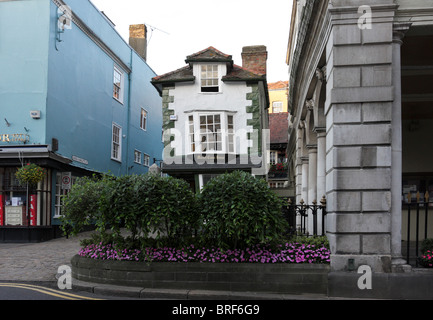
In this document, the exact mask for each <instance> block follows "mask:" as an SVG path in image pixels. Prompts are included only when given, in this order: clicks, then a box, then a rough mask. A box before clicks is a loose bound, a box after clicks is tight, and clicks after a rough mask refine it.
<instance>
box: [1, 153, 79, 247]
mask: <svg viewBox="0 0 433 320" xmlns="http://www.w3.org/2000/svg"><path fill="white" fill-rule="evenodd" d="M30 163H31V164H36V165H38V166H39V167H40V168H42V169H43V171H44V175H43V178H42V179H41V180H40V181H38V182H37V183H35V184H31V183H23V182H22V181H20V180H19V179H18V177H17V172H18V170H19V169H20V168H23V167H25V166H26V165H28V164H30ZM77 170H78V171H79V169H76V168H74V167H72V166H70V165H69V163H68V161H67V160H65V159H63V158H60V157H58V156H57V155H55V154H54V153H52V152H50V151H49V150H48V147H47V146H45V147H44V146H38V147H34V146H33V147H20V148H10V147H1V148H0V242H41V241H47V240H51V239H54V238H57V237H60V236H62V232H61V229H60V224H61V221H60V217H61V200H62V197H63V196H64V195H66V194H67V192H68V190H69V189H70V187H71V185H72V182H73V181H74V180H75V177H76V176H78V175H80V176H81V175H83V174H84V172H78V171H77Z"/></svg>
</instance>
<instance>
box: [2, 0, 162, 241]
mask: <svg viewBox="0 0 433 320" xmlns="http://www.w3.org/2000/svg"><path fill="white" fill-rule="evenodd" d="M132 29H133V31H134V34H132V35H131V39H130V43H131V45H130V44H128V43H127V42H125V41H124V40H123V38H122V37H121V36H120V35H119V34H118V33H117V32H116V30H115V28H114V25H113V23H112V22H111V21H110V20H109V19H108V18H107V17H106V16H105V15H104V14H103V13H101V12H100V11H99V10H98V9H97V8H96V7H95V6H94V5H93V4H92V3H91V2H90V1H89V0H65V1H63V0H30V1H1V2H0V70H1V76H0V241H7V240H11V239H12V240H23V238H25V239H26V240H40V239H41V238H47V237H48V238H49V237H52V236H53V235H55V234H56V232H55V230H56V226H58V225H59V219H58V218H59V216H60V215H61V206H60V201H61V197H62V195H64V194H65V193H66V192H67V190H68V188H69V186H70V184H69V183H67V182H68V179H71V181H72V182H73V181H74V179H75V178H76V177H79V176H83V175H91V174H93V173H95V172H96V173H108V172H110V173H112V174H114V175H119V176H120V175H125V174H143V173H146V172H147V171H148V169H149V166H151V165H152V164H153V163H154V159H161V156H162V149H163V143H162V137H161V134H162V132H161V127H162V112H161V97H160V96H159V95H158V93H157V92H155V90H154V88H153V86H152V84H151V82H150V81H151V79H152V78H153V77H155V76H156V74H155V73H154V72H153V70H152V69H151V68H150V67H149V65H148V64H147V62H146V61H145V56H146V27H145V26H144V25H138V26H131V30H132ZM27 163H36V164H38V165H40V166H41V167H43V168H45V169H46V171H47V174H46V177H45V180H44V181H42V182H40V183H39V184H38V186H35V187H31V188H30V189H29V191H27V188H24V187H22V186H21V185H19V184H18V182H17V180H16V177H15V172H16V171H17V169H18V168H20V167H22V166H23V165H25V164H27ZM63 178H64V179H65V180H62V179H63ZM32 201H33V202H32Z"/></svg>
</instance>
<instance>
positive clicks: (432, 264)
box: [419, 250, 433, 268]
mask: <svg viewBox="0 0 433 320" xmlns="http://www.w3.org/2000/svg"><path fill="white" fill-rule="evenodd" d="M419 262H420V264H421V265H422V266H423V267H425V268H433V250H427V251H426V252H425V253H424V254H423V255H422V256H421V257H420V259H419Z"/></svg>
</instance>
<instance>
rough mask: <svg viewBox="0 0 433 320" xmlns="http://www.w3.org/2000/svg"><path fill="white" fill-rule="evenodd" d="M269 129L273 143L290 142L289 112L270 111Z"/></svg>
mask: <svg viewBox="0 0 433 320" xmlns="http://www.w3.org/2000/svg"><path fill="white" fill-rule="evenodd" d="M269 129H270V131H271V144H272V143H288V142H289V114H288V113H287V112H281V113H270V114H269Z"/></svg>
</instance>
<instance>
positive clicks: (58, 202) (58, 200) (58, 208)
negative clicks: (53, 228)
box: [53, 172, 77, 219]
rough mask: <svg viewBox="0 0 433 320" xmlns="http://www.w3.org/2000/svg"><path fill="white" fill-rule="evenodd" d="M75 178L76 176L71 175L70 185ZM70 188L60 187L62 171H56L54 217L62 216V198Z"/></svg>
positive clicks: (73, 182)
mask: <svg viewBox="0 0 433 320" xmlns="http://www.w3.org/2000/svg"><path fill="white" fill-rule="evenodd" d="M76 180H77V178H76V177H74V176H72V179H71V186H73V185H74V184H75V181H76ZM69 191H70V190H65V189H62V173H61V172H57V174H56V195H55V203H54V216H53V218H54V219H59V218H61V217H63V214H62V206H63V205H62V199H63V197H65V196H66V195H67V194H68V193H69Z"/></svg>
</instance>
